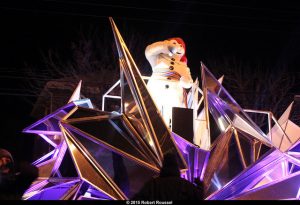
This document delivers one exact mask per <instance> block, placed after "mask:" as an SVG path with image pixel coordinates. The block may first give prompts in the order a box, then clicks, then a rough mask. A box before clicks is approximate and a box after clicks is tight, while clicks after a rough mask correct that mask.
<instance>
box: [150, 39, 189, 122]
mask: <svg viewBox="0 0 300 205" xmlns="http://www.w3.org/2000/svg"><path fill="white" fill-rule="evenodd" d="M175 42H176V41H175ZM180 49H181V50H180ZM178 51H179V52H178ZM178 53H179V54H178ZM145 54H146V58H147V59H148V61H149V63H150V64H151V67H152V71H153V73H152V75H151V77H150V79H149V81H148V84H147V87H148V90H149V91H150V94H151V96H152V98H153V100H154V102H155V104H156V105H157V108H158V109H159V110H160V112H161V114H162V117H163V119H164V121H165V122H166V125H167V126H169V127H171V120H172V108H173V107H184V108H185V107H186V92H185V88H190V87H191V85H192V83H193V80H192V77H191V74H190V69H189V68H188V67H187V65H186V63H185V62H182V61H180V59H181V57H182V56H183V55H184V49H183V48H182V46H181V45H180V44H178V43H177V42H176V43H174V40H171V41H170V40H166V41H161V42H156V43H153V44H151V45H149V46H148V47H147V48H146V51H145Z"/></svg>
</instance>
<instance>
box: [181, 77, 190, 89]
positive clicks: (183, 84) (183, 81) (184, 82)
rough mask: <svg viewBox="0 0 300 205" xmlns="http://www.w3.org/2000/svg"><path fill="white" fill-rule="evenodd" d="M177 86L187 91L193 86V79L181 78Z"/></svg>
mask: <svg viewBox="0 0 300 205" xmlns="http://www.w3.org/2000/svg"><path fill="white" fill-rule="evenodd" d="M179 85H180V86H181V87H183V88H185V89H189V88H191V87H192V85H193V79H191V78H187V77H185V76H181V77H180V80H179Z"/></svg>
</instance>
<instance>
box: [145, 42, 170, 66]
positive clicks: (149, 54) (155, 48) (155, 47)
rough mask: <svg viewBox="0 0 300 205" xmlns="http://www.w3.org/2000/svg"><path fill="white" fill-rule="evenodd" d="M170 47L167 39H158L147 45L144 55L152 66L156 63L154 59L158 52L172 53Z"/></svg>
mask: <svg viewBox="0 0 300 205" xmlns="http://www.w3.org/2000/svg"><path fill="white" fill-rule="evenodd" d="M169 49H170V43H169V41H159V42H155V43H152V44H151V45H149V46H147V48H146V50H145V56H146V58H147V60H148V61H149V63H150V64H151V66H152V67H153V66H154V65H155V64H156V60H157V57H158V55H159V54H161V53H164V54H168V55H172V52H171V51H170V50H169Z"/></svg>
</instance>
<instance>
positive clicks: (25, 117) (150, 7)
mask: <svg viewBox="0 0 300 205" xmlns="http://www.w3.org/2000/svg"><path fill="white" fill-rule="evenodd" d="M109 16H112V17H113V18H114V20H115V22H116V24H117V26H118V27H119V29H120V32H121V33H122V34H123V31H124V35H123V37H124V39H125V41H126V39H127V38H129V37H130V35H131V34H132V35H140V36H143V37H144V41H143V42H141V43H140V44H141V45H140V47H141V48H142V50H143V49H144V48H145V47H146V46H147V45H148V44H149V43H152V42H153V41H159V40H164V39H166V38H169V37H174V36H179V37H182V38H183V39H184V40H185V42H186V45H187V57H188V64H189V67H190V68H191V72H192V74H193V77H194V78H195V77H199V75H200V61H203V62H204V63H205V62H206V61H208V60H209V59H216V60H218V59H221V58H226V57H231V56H234V57H235V58H237V59H238V60H241V61H244V62H247V63H250V64H251V63H253V64H255V63H262V64H264V65H266V66H269V67H274V69H280V68H278V67H280V66H279V65H282V64H285V65H287V66H286V67H285V69H288V71H289V73H290V74H291V75H294V76H299V69H298V66H299V59H300V52H299V51H300V49H299V48H300V30H299V28H300V5H299V4H298V3H297V2H296V1H281V2H279V3H276V2H273V1H269V2H266V1H264V2H262V1H246V2H245V1H221V0H213V1H193V0H187V1H183V0H168V1H108V0H104V1H96V0H86V1H83V0H79V1H69V0H61V1H58V0H57V1H56V0H44V1H42V0H40V1H8V2H5V1H1V3H0V28H1V29H0V84H1V87H0V97H1V100H0V102H1V131H2V132H1V141H0V147H4V148H7V149H9V150H11V151H12V153H13V154H14V155H15V156H16V158H18V159H25V160H31V158H32V147H33V138H34V136H31V135H27V134H26V135H25V134H22V133H21V131H22V129H23V128H25V127H27V126H28V125H30V124H31V123H32V122H34V121H36V119H33V118H32V117H30V112H31V110H32V102H34V101H35V100H36V97H35V96H31V95H29V94H28V93H27V92H26V89H24V81H28V80H31V79H30V78H29V77H28V76H27V75H25V74H24V72H26V71H25V69H24V68H25V67H26V65H28V64H29V65H34V66H35V67H36V68H41V69H43V68H44V67H45V66H44V63H43V60H42V58H41V52H45V51H47V50H48V49H58V50H60V51H61V52H62V53H64V51H66V52H65V56H68V53H67V50H68V49H67V48H68V47H69V45H70V42H72V41H76V39H77V38H78V33H79V31H80V30H81V31H82V30H84V28H86V27H99V28H101V29H102V30H103V31H109V32H111V28H110V24H109V21H108V17H109ZM125 31H126V32H125ZM112 42H113V38H112V34H111V38H107V45H109V46H110V45H111V43H112ZM132 53H133V56H135V52H134V51H132ZM107 55H112V54H110V53H109V54H107ZM99 58H101V56H99ZM142 61H143V62H144V64H143V65H142V66H145V67H147V66H148V67H149V64H148V63H147V61H146V59H143V60H142ZM212 71H213V68H212ZM32 80H34V77H32ZM298 80H299V77H298ZM294 91H295V93H299V92H300V89H299V88H298V87H295V88H294Z"/></svg>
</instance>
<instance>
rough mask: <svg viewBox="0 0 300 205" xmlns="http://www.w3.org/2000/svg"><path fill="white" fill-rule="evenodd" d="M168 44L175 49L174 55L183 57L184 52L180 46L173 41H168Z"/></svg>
mask: <svg viewBox="0 0 300 205" xmlns="http://www.w3.org/2000/svg"><path fill="white" fill-rule="evenodd" d="M170 43H171V45H172V46H174V48H175V49H176V50H175V53H174V54H176V55H179V56H183V55H184V52H185V50H184V48H183V46H182V44H180V43H178V42H177V41H176V40H174V39H172V40H170Z"/></svg>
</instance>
